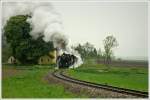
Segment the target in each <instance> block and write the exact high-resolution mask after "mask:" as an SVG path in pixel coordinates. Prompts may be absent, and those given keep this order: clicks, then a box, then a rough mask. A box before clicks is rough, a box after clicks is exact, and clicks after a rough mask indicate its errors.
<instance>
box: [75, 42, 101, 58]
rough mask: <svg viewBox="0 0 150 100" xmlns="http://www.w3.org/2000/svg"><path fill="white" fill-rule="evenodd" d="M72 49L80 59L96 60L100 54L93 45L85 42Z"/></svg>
mask: <svg viewBox="0 0 150 100" xmlns="http://www.w3.org/2000/svg"><path fill="white" fill-rule="evenodd" d="M74 48H75V50H77V51H78V52H79V53H80V54H81V57H82V58H97V57H99V56H100V53H99V52H98V51H97V50H96V48H95V47H94V45H92V44H90V43H89V42H86V43H85V44H83V45H81V44H78V45H77V46H76V47H74Z"/></svg>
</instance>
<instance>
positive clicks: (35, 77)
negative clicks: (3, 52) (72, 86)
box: [2, 65, 80, 98]
mask: <svg viewBox="0 0 150 100" xmlns="http://www.w3.org/2000/svg"><path fill="white" fill-rule="evenodd" d="M42 67H43V68H41V66H39V65H33V66H13V65H11V66H8V65H3V69H2V70H3V72H2V73H3V79H2V98H73V97H74V98H75V97H80V96H77V95H76V94H73V93H71V92H69V91H67V90H66V89H65V88H64V87H63V86H62V85H60V84H49V83H48V82H47V81H45V80H44V77H45V75H46V74H48V72H50V71H53V67H50V66H42ZM8 70H10V71H9V72H7V71H8ZM14 70H17V71H15V72H14ZM13 72H14V73H13ZM11 73H12V74H11ZM5 74H8V75H5ZM9 74H11V75H9Z"/></svg>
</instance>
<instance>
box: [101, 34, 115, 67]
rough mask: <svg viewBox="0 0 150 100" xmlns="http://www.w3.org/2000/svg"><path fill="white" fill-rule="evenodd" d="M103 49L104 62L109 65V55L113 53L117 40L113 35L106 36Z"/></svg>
mask: <svg viewBox="0 0 150 100" xmlns="http://www.w3.org/2000/svg"><path fill="white" fill-rule="evenodd" d="M103 42H104V49H105V54H104V56H105V60H104V61H105V64H107V65H109V64H110V62H111V56H112V54H113V50H112V49H113V48H114V47H117V46H118V42H117V40H116V38H115V37H114V36H113V35H110V36H107V37H106V38H105V39H104V40H103Z"/></svg>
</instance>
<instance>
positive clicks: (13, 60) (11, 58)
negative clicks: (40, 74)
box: [8, 56, 17, 64]
mask: <svg viewBox="0 0 150 100" xmlns="http://www.w3.org/2000/svg"><path fill="white" fill-rule="evenodd" d="M15 63H17V60H16V59H15V57H14V56H10V57H9V59H8V64H15Z"/></svg>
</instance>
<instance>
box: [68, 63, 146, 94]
mask: <svg viewBox="0 0 150 100" xmlns="http://www.w3.org/2000/svg"><path fill="white" fill-rule="evenodd" d="M67 74H69V75H70V76H72V77H74V78H77V79H81V80H85V81H90V82H95V83H100V84H107V85H112V86H116V87H122V88H128V89H134V90H140V91H148V69H147V68H146V67H145V68H144V67H113V66H110V68H107V67H106V66H104V65H100V64H97V65H96V64H94V65H93V64H91V65H89V64H84V65H82V66H81V67H79V68H77V69H69V70H67Z"/></svg>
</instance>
